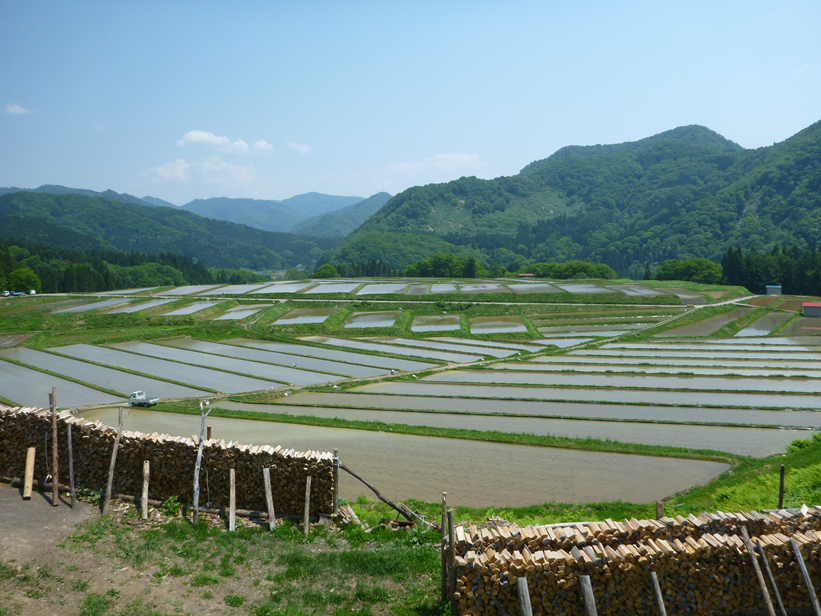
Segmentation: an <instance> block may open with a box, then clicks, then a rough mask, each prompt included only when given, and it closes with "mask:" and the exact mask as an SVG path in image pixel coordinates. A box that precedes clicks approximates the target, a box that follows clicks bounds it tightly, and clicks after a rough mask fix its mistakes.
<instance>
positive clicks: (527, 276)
mask: <svg viewBox="0 0 821 616" xmlns="http://www.w3.org/2000/svg"><path fill="white" fill-rule="evenodd" d="M519 278H533V274H519Z"/></svg>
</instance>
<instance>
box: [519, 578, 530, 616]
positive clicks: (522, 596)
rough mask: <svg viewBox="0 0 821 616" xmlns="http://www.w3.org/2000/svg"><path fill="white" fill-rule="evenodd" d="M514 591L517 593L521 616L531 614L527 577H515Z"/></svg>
mask: <svg viewBox="0 0 821 616" xmlns="http://www.w3.org/2000/svg"><path fill="white" fill-rule="evenodd" d="M516 592H517V593H518V594H519V609H520V610H521V611H522V616H533V608H532V607H530V590H529V589H528V588H527V578H526V577H520V578H516Z"/></svg>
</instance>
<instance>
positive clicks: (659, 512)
mask: <svg viewBox="0 0 821 616" xmlns="http://www.w3.org/2000/svg"><path fill="white" fill-rule="evenodd" d="M663 517H664V503H662V502H661V501H656V519H657V520H660V519H661V518H663Z"/></svg>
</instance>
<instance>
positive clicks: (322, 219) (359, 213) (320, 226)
mask: <svg viewBox="0 0 821 616" xmlns="http://www.w3.org/2000/svg"><path fill="white" fill-rule="evenodd" d="M390 199H391V195H389V194H388V193H386V192H381V193H376V194H375V195H373V196H371V197H368V198H367V199H365V200H363V201H360V202H359V203H354V204H353V205H349V206H347V207H343V208H341V209H339V210H334V211H333V212H328V213H327V214H323V215H321V216H313V217H311V218H308V219H306V220H303V221H302V222H300V223H299V224H298V225H296V226H295V227H294V228H293V229H292V231H293V232H294V233H302V234H303V235H313V236H315V237H338V238H343V237H345V236H347V235H350V234H351V233H353V232H354V231H355V230H356V229H357V227H359V225H361V224H362V223H363V222H365V221H366V220H368V218H370V217H371V216H373V215H374V214H375V213H376V212H378V211H379V209H380V208H381V207H382V206H383V205H385V204H386V203H387V202H388V201H389V200H390Z"/></svg>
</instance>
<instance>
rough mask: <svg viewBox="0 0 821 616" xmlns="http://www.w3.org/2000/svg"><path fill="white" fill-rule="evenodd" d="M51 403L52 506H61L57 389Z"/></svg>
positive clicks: (52, 390) (52, 394) (52, 395)
mask: <svg viewBox="0 0 821 616" xmlns="http://www.w3.org/2000/svg"><path fill="white" fill-rule="evenodd" d="M48 398H49V402H50V403H51V467H52V471H51V506H52V507H56V506H57V505H59V504H60V485H59V483H60V477H59V475H60V467H59V460H60V458H59V456H58V455H57V388H56V387H52V388H51V395H50V396H49V397H48Z"/></svg>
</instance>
